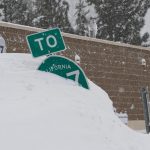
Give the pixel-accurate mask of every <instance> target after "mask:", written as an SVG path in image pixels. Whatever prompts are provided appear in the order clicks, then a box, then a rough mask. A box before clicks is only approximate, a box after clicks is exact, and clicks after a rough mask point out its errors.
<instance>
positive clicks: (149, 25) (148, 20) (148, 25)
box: [141, 9, 150, 34]
mask: <svg viewBox="0 0 150 150" xmlns="http://www.w3.org/2000/svg"><path fill="white" fill-rule="evenodd" d="M145 32H149V33H150V9H149V10H148V12H147V14H146V16H145V26H144V27H143V29H142V30H141V33H142V34H143V33H145Z"/></svg>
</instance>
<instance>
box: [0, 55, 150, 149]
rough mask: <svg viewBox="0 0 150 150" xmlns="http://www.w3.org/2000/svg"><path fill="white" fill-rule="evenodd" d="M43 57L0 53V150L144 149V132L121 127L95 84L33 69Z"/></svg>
mask: <svg viewBox="0 0 150 150" xmlns="http://www.w3.org/2000/svg"><path fill="white" fill-rule="evenodd" d="M43 59H44V58H40V59H33V58H32V57H31V55H29V54H6V53H5V54H4V53H3V54H1V55H0V149H1V150H149V149H150V142H149V141H150V136H148V135H145V134H141V133H136V132H135V131H132V130H131V129H129V128H128V127H126V126H125V125H124V124H123V123H122V122H121V121H120V120H119V119H118V118H117V116H116V115H115V114H114V112H113V107H112V102H111V100H110V99H109V97H108V95H107V94H106V93H105V92H104V91H103V90H102V89H101V88H99V87H97V86H96V85H94V84H93V83H92V82H90V87H91V89H90V90H86V89H84V88H82V87H79V86H77V85H75V84H74V82H73V81H70V80H66V79H63V78H61V77H59V76H56V75H53V74H50V73H45V72H40V71H38V70H36V68H37V67H38V65H39V64H40V63H41V61H42V60H43Z"/></svg>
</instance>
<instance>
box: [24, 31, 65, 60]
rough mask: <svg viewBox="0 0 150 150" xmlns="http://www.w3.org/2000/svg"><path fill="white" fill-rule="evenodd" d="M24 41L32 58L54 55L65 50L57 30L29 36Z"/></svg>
mask: <svg viewBox="0 0 150 150" xmlns="http://www.w3.org/2000/svg"><path fill="white" fill-rule="evenodd" d="M26 39H27V43H28V46H29V49H30V50H31V53H32V55H33V57H39V56H43V55H47V54H50V53H56V52H59V51H62V50H65V49H66V46H65V44H64V40H63V37H62V35H61V32H60V30H59V28H54V29H50V30H47V31H44V32H40V33H35V34H31V35H28V36H27V38H26Z"/></svg>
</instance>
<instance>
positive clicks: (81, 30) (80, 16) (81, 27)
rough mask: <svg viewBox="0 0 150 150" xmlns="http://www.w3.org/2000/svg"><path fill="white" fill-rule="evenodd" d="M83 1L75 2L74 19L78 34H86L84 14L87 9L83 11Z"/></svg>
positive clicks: (87, 11)
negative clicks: (75, 17)
mask: <svg viewBox="0 0 150 150" xmlns="http://www.w3.org/2000/svg"><path fill="white" fill-rule="evenodd" d="M86 7H87V6H86V5H85V2H84V1H83V0H79V3H77V4H76V7H75V9H76V10H77V11H76V13H75V16H77V19H76V34H78V35H86V34H87V22H88V21H87V18H86V15H87V14H88V13H89V10H86V11H85V8H86Z"/></svg>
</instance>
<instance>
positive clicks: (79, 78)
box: [38, 55, 89, 89]
mask: <svg viewBox="0 0 150 150" xmlns="http://www.w3.org/2000/svg"><path fill="white" fill-rule="evenodd" d="M38 70H40V71H45V72H50V73H54V74H57V75H59V76H61V77H63V78H66V79H71V80H73V81H75V82H76V83H78V84H79V85H80V86H82V87H84V88H86V89H89V85H88V81H87V79H86V76H85V74H84V72H83V70H82V69H81V68H80V67H79V66H78V65H77V64H76V63H74V62H73V61H72V60H70V59H68V58H65V57H62V56H56V55H55V56H50V57H48V58H47V59H46V60H45V61H44V62H43V63H42V64H41V65H40V66H39V68H38Z"/></svg>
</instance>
